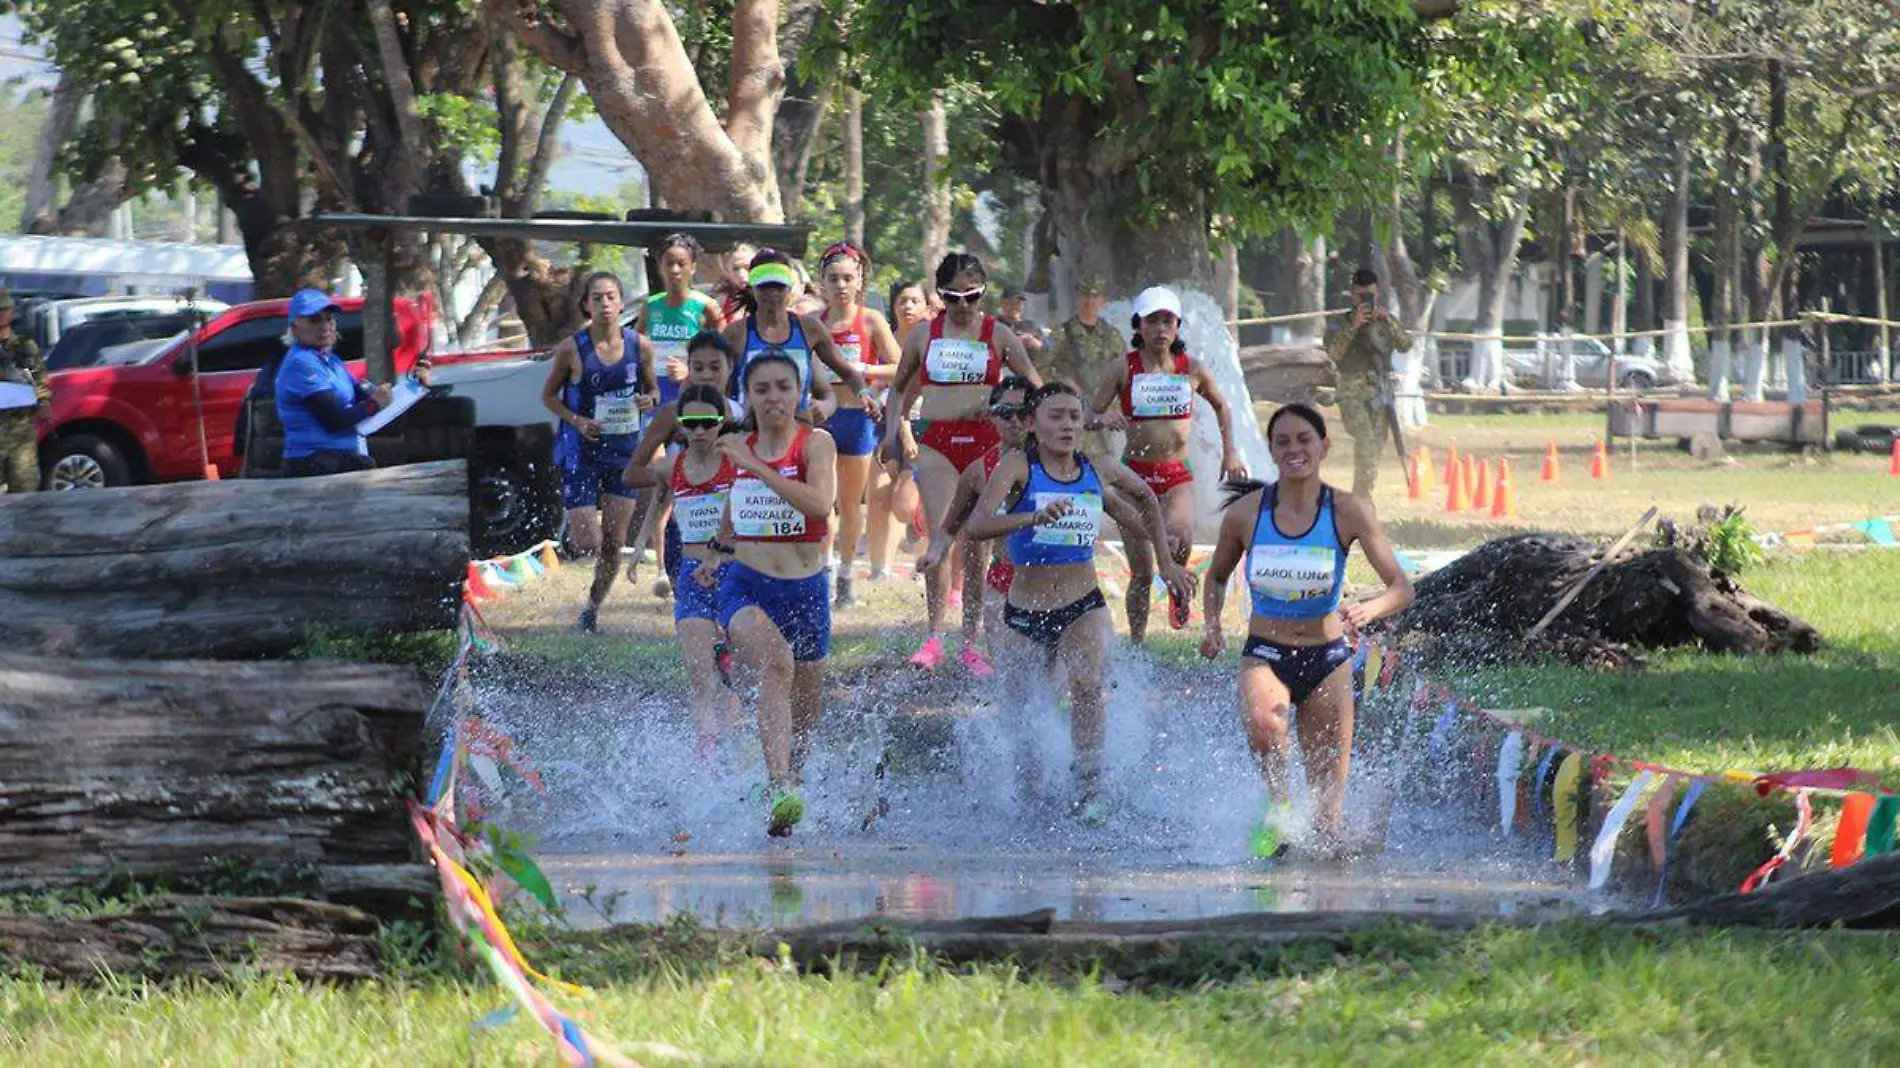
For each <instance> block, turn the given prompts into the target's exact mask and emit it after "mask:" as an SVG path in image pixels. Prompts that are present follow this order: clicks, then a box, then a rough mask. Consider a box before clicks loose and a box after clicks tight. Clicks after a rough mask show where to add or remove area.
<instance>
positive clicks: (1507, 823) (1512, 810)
mask: <svg viewBox="0 0 1900 1068" xmlns="http://www.w3.org/2000/svg"><path fill="white" fill-rule="evenodd" d="M1523 763H1524V732H1523V731H1512V732H1511V733H1510V735H1509V736H1508V737H1506V738H1505V739H1504V744H1503V745H1500V746H1498V828H1499V829H1500V830H1501V831H1503V833H1504V837H1506V838H1509V837H1511V829H1512V825H1513V824H1515V823H1516V822H1517V773H1518V770H1519V768H1521V767H1522V765H1523Z"/></svg>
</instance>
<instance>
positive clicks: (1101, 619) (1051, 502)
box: [964, 382, 1194, 822]
mask: <svg viewBox="0 0 1900 1068" xmlns="http://www.w3.org/2000/svg"><path fill="white" fill-rule="evenodd" d="M1024 407H1025V408H1027V409H1028V412H1029V430H1028V433H1027V434H1026V435H1025V437H1024V440H1023V448H1022V451H1020V452H1010V453H1007V454H1005V455H1004V456H1003V458H1002V459H1001V460H1000V461H998V463H997V465H996V471H995V473H994V474H992V475H991V476H990V480H989V484H988V485H986V486H985V487H984V488H983V496H982V497H981V498H979V499H978V501H977V503H976V508H975V511H974V512H973V513H972V516H971V518H970V521H969V524H968V525H967V526H965V527H964V536H965V537H968V538H971V539H973V540H977V541H986V540H988V539H991V538H1006V539H1007V545H1008V548H1009V561H1010V563H1011V564H1012V565H1014V567H1015V569H1016V573H1015V577H1014V578H1013V579H1012V580H1011V581H1010V585H1009V595H1008V600H1007V601H1005V602H1004V607H1003V624H1004V625H1005V626H1006V627H1008V628H1009V629H1010V630H1011V631H1013V632H1015V633H1016V634H1017V635H1020V636H1021V637H1022V638H1024V639H1027V640H1028V641H1029V642H1030V643H1032V644H1033V645H1034V646H1035V647H1037V648H1038V649H1040V650H1041V652H1042V654H1043V656H1042V665H1041V667H1042V668H1044V669H1047V668H1050V667H1053V666H1055V664H1056V663H1057V662H1058V661H1060V662H1061V663H1062V665H1063V666H1064V667H1066V668H1067V669H1068V672H1069V711H1070V717H1071V718H1070V721H1069V732H1070V737H1071V739H1072V740H1073V743H1074V746H1075V782H1076V788H1077V800H1076V808H1077V811H1078V813H1079V814H1080V815H1081V816H1082V818H1083V819H1084V820H1086V821H1090V822H1096V821H1099V820H1100V819H1101V818H1102V817H1103V816H1104V815H1105V814H1106V808H1105V804H1104V802H1105V800H1106V799H1105V798H1104V797H1103V795H1102V787H1103V783H1102V776H1101V756H1102V743H1103V740H1104V732H1105V729H1106V726H1107V723H1106V719H1105V717H1104V715H1103V701H1102V676H1103V673H1104V671H1105V670H1106V668H1107V666H1108V648H1109V643H1110V642H1111V641H1112V640H1113V638H1114V628H1113V624H1112V623H1111V621H1110V619H1109V614H1108V602H1106V601H1104V600H1103V599H1102V589H1101V586H1100V585H1099V583H1098V582H1097V580H1096V576H1095V539H1096V537H1097V536H1098V535H1099V534H1100V533H1101V525H1102V511H1103V495H1104V491H1105V490H1106V489H1108V488H1109V487H1111V486H1112V487H1113V488H1114V489H1115V490H1116V491H1117V492H1119V493H1121V494H1122V495H1123V496H1125V497H1127V498H1128V499H1129V500H1131V501H1134V502H1135V503H1136V506H1137V507H1139V508H1140V510H1141V514H1142V519H1143V523H1144V524H1145V527H1146V531H1147V533H1148V535H1149V537H1150V539H1151V540H1152V541H1153V542H1154V543H1155V547H1156V549H1158V550H1161V551H1159V552H1158V553H1157V554H1156V558H1157V559H1159V560H1161V561H1162V563H1161V566H1160V573H1161V579H1162V581H1163V582H1165V583H1167V585H1168V588H1169V590H1171V591H1173V592H1176V593H1178V594H1180V595H1181V596H1183V597H1186V596H1192V594H1193V590H1194V579H1193V578H1192V577H1191V576H1190V575H1189V574H1188V573H1187V571H1186V570H1185V569H1183V568H1182V567H1181V565H1180V564H1178V563H1176V562H1175V561H1174V558H1173V557H1172V556H1169V555H1168V553H1167V552H1166V551H1165V548H1164V544H1163V539H1164V538H1165V537H1166V535H1165V534H1164V533H1162V532H1163V531H1164V530H1165V529H1166V528H1165V526H1164V525H1163V523H1162V519H1161V504H1160V502H1159V501H1158V500H1156V499H1155V495H1154V491H1153V490H1151V489H1149V488H1148V486H1147V483H1145V482H1143V481H1142V480H1141V476H1139V475H1137V474H1135V473H1134V472H1133V471H1130V470H1129V469H1128V468H1127V466H1126V465H1124V464H1123V463H1122V462H1121V461H1120V460H1117V459H1115V458H1114V457H1112V456H1085V455H1083V454H1082V453H1081V452H1080V451H1078V450H1077V448H1076V443H1077V442H1078V441H1079V440H1080V438H1081V435H1082V419H1083V416H1082V398H1081V397H1080V396H1079V395H1077V394H1076V392H1075V390H1074V389H1073V388H1071V387H1070V386H1069V385H1068V384H1067V383H1065V382H1052V383H1049V384H1048V385H1045V386H1041V387H1039V388H1037V389H1034V390H1032V391H1030V394H1029V399H1028V401H1027V402H1025V405H1024Z"/></svg>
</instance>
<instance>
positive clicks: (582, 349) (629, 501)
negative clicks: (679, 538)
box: [541, 271, 659, 633]
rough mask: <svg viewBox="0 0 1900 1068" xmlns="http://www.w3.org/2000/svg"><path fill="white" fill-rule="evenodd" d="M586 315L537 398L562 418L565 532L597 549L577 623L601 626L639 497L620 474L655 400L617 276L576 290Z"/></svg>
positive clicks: (647, 359)
mask: <svg viewBox="0 0 1900 1068" xmlns="http://www.w3.org/2000/svg"><path fill="white" fill-rule="evenodd" d="M581 293H582V297H581V307H582V308H583V309H585V310H586V312H587V314H588V323H587V326H586V327H585V328H583V329H582V330H581V331H580V332H579V333H577V334H575V335H574V336H573V337H570V338H568V339H567V340H565V341H563V342H561V343H560V344H559V345H556V346H555V347H554V355H553V357H552V359H550V360H549V368H548V380H547V383H546V384H545V385H544V386H542V388H541V403H542V404H543V405H545V406H546V407H547V409H548V411H551V412H553V413H554V414H555V416H556V417H558V418H559V419H560V420H561V426H560V427H559V430H558V432H557V433H556V435H555V439H554V459H555V464H556V465H557V466H559V467H560V469H561V472H562V477H561V503H562V504H563V505H564V506H565V507H566V508H567V528H568V535H569V537H570V539H571V540H572V542H573V544H574V548H575V549H576V550H578V551H580V552H582V553H588V552H597V553H598V554H599V555H598V556H597V558H596V559H595V562H594V583H593V585H592V586H591V587H589V589H588V591H587V607H586V608H584V609H582V610H581V618H580V629H581V630H583V631H586V632H589V633H592V632H594V631H596V630H598V629H599V627H600V606H601V604H602V603H603V602H604V601H606V600H607V591H608V590H611V589H613V585H614V579H615V578H616V577H617V576H618V575H619V573H620V548H621V546H622V545H625V544H626V541H627V526H628V524H629V523H630V522H631V521H632V519H633V513H634V508H635V503H636V501H637V497H636V495H635V494H634V491H632V490H630V489H628V488H627V486H626V484H625V483H624V482H622V481H621V478H620V474H621V471H622V470H623V469H624V468H625V467H626V464H627V460H628V459H629V457H631V456H632V454H633V447H634V443H635V441H636V440H637V439H638V437H639V434H640V423H641V420H642V417H643V415H644V413H646V412H648V411H650V410H651V409H652V408H653V407H654V405H655V404H656V403H657V401H658V399H659V398H658V396H657V393H656V389H655V386H654V382H653V375H652V374H651V371H650V369H651V367H652V365H653V361H652V357H651V355H650V354H649V347H648V345H647V341H646V339H645V338H643V337H641V336H640V335H638V334H636V333H634V332H633V331H632V330H629V329H625V328H623V327H621V326H620V325H619V316H620V306H621V304H622V302H623V301H624V300H625V299H626V298H625V294H624V293H623V292H622V291H621V288H620V279H619V278H617V277H615V276H614V275H613V274H612V273H610V272H606V271H603V272H600V273H599V274H595V275H593V276H591V277H589V278H588V279H587V285H586V286H585V287H583V288H582V290H581Z"/></svg>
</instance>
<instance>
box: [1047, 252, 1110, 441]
mask: <svg viewBox="0 0 1900 1068" xmlns="http://www.w3.org/2000/svg"><path fill="white" fill-rule="evenodd" d="M1107 304H1108V287H1107V286H1105V285H1103V284H1102V280H1101V279H1100V278H1097V277H1093V276H1090V277H1085V278H1082V279H1080V280H1078V281H1077V282H1076V283H1075V316H1074V317H1073V318H1071V319H1070V320H1069V321H1068V322H1066V323H1063V324H1062V325H1061V326H1059V327H1057V328H1056V331H1055V336H1054V337H1053V338H1052V339H1051V341H1050V343H1049V347H1048V348H1046V349H1044V350H1043V351H1042V354H1041V355H1040V356H1038V357H1037V358H1036V367H1037V369H1038V370H1040V371H1042V373H1043V374H1045V375H1046V376H1048V380H1049V381H1052V382H1067V383H1068V384H1069V385H1070V386H1072V387H1074V388H1075V391H1076V392H1077V393H1080V394H1081V395H1082V396H1084V397H1092V396H1094V395H1095V389H1096V387H1097V386H1098V385H1100V384H1101V381H1102V379H1103V378H1104V377H1105V376H1107V375H1110V374H1118V373H1120V371H1121V369H1122V367H1123V366H1124V364H1125V362H1126V357H1127V355H1128V335H1127V334H1125V333H1123V332H1122V331H1120V330H1117V329H1116V328H1115V326H1114V325H1113V324H1112V323H1108V322H1105V321H1104V320H1103V319H1102V308H1103V307H1104V306H1106V305H1107ZM1120 437H1121V435H1120V434H1119V433H1117V432H1114V431H1103V430H1099V429H1098V430H1090V431H1088V432H1087V433H1085V434H1084V435H1083V438H1082V445H1083V448H1084V450H1086V451H1087V452H1089V453H1091V454H1094V455H1108V456H1120V455H1121V454H1122V442H1121V441H1119V440H1117V439H1118V438H1120Z"/></svg>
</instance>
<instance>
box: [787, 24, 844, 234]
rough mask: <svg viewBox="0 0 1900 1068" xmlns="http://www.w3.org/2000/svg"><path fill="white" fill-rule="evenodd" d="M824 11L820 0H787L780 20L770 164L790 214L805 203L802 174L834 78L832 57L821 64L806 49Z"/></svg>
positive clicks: (827, 107) (819, 133)
mask: <svg viewBox="0 0 1900 1068" xmlns="http://www.w3.org/2000/svg"><path fill="white" fill-rule="evenodd" d="M825 13H826V12H825V4H824V2H823V0H789V2H788V3H786V4H785V12H784V17H783V19H782V20H781V21H780V24H779V33H778V49H779V58H780V59H782V60H783V61H784V63H785V69H786V74H785V92H784V95H783V96H781V97H780V98H779V102H778V111H777V113H776V114H774V115H773V117H772V169H773V170H774V171H775V172H776V173H777V175H778V189H779V197H780V199H782V200H783V201H784V205H785V217H786V218H788V219H795V218H797V217H798V216H799V213H800V212H801V210H802V209H803V206H804V200H805V178H806V176H807V175H808V174H809V173H810V170H811V159H812V153H813V150H814V149H815V148H816V146H817V145H818V142H819V138H820V137H821V136H822V135H823V132H824V126H825V117H826V114H827V112H828V111H829V110H830V107H831V101H832V99H833V96H834V92H833V88H834V86H836V84H837V81H838V71H839V68H838V64H837V63H836V62H835V61H834V62H833V63H831V64H828V65H822V66H821V65H820V64H818V63H817V62H816V61H815V58H814V57H811V56H808V55H807V53H806V49H805V44H806V42H807V40H808V39H809V38H810V37H811V34H812V31H813V30H814V29H816V28H817V26H818V23H819V21H820V19H822V18H823V17H824V15H825Z"/></svg>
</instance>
